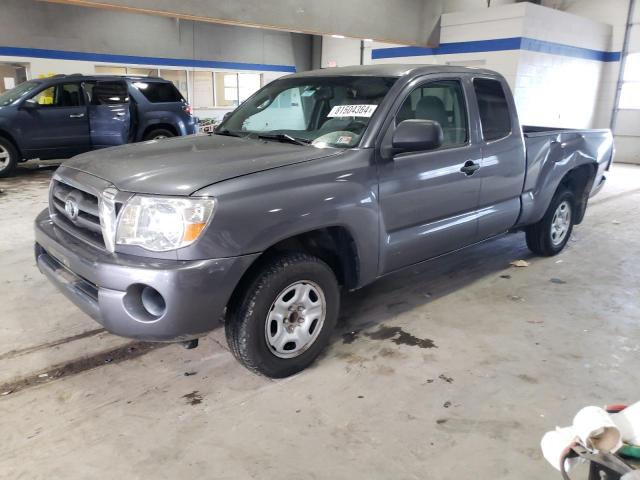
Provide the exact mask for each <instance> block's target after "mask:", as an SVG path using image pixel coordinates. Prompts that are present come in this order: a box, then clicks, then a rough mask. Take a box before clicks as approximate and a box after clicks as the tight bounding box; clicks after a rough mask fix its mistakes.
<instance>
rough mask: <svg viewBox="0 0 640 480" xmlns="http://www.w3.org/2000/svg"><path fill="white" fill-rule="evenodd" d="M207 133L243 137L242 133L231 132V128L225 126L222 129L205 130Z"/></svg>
mask: <svg viewBox="0 0 640 480" xmlns="http://www.w3.org/2000/svg"><path fill="white" fill-rule="evenodd" d="M207 133H208V134H209V135H212V134H215V135H226V136H227V137H243V136H244V135H240V134H239V133H237V132H232V131H231V130H229V129H227V128H225V129H223V130H214V131H213V132H207Z"/></svg>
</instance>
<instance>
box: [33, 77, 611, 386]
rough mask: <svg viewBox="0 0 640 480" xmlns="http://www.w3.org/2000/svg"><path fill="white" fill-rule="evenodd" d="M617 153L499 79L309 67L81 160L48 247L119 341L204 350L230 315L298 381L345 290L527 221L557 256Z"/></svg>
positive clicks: (56, 192) (245, 351)
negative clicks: (204, 131)
mask: <svg viewBox="0 0 640 480" xmlns="http://www.w3.org/2000/svg"><path fill="white" fill-rule="evenodd" d="M612 157H613V141H612V136H611V132H610V131H608V130H558V129H548V128H540V127H522V128H521V126H520V123H519V121H518V115H517V114H516V108H515V104H514V100H513V97H512V95H511V92H510V90H509V87H508V85H507V83H506V81H505V79H504V78H503V77H502V76H500V75H499V74H497V73H495V72H492V71H488V70H480V69H467V68H458V67H442V66H419V65H377V66H365V67H352V68H333V69H329V70H320V71H312V72H306V73H301V74H295V75H290V76H287V77H284V78H281V79H279V80H276V81H274V82H272V83H270V84H268V85H267V86H265V87H264V88H262V89H261V90H259V91H258V92H257V93H256V94H254V95H253V96H252V97H251V98H249V99H248V100H247V101H246V102H244V103H243V104H242V105H241V106H240V107H238V108H237V109H236V110H235V111H234V112H233V113H232V114H231V115H229V116H228V117H227V118H226V119H225V121H224V122H223V123H222V124H221V125H220V126H219V127H218V128H217V130H216V131H215V132H214V133H213V134H212V135H201V136H195V137H193V136H192V137H187V138H176V139H169V140H160V141H157V140H152V141H148V142H145V143H141V144H135V145H130V146H123V147H115V148H110V149H107V150H102V151H97V152H90V153H86V154H83V155H80V156H77V157H75V158H73V159H71V160H70V161H68V162H66V163H65V164H64V165H63V166H61V167H60V168H59V169H58V171H57V172H56V173H55V175H54V177H53V179H52V182H51V187H50V193H49V208H48V209H47V210H45V211H43V212H42V213H41V214H40V215H39V216H38V217H37V219H36V222H35V236H36V244H35V255H36V260H37V264H38V267H39V268H40V270H41V271H42V273H44V274H45V275H46V276H47V277H48V278H49V279H50V280H51V281H52V282H53V283H54V284H55V285H56V286H57V287H58V288H59V289H60V290H61V291H62V292H63V293H64V294H65V295H66V296H67V297H69V298H70V299H71V300H72V301H73V302H74V303H75V304H76V305H77V306H78V307H80V308H81V309H82V310H83V311H85V312H86V313H87V314H89V315H90V316H91V317H93V318H94V319H95V320H97V321H98V322H99V323H100V324H102V325H103V326H104V327H105V328H106V329H107V330H109V331H111V332H113V333H115V334H117V335H122V336H126V337H131V338H136V339H143V340H150V341H182V342H185V343H187V342H188V343H190V345H193V344H194V343H195V344H197V340H196V339H197V338H199V337H201V336H203V335H205V334H207V332H209V331H211V330H212V329H214V328H216V326H217V325H218V324H219V320H220V319H223V320H224V322H225V330H226V335H227V340H228V342H229V345H230V348H231V350H232V352H233V354H234V355H235V356H236V358H237V359H238V360H239V361H240V362H241V363H242V364H244V365H245V366H246V367H248V368H249V369H251V370H253V371H255V372H259V373H262V374H264V375H267V376H270V377H284V376H287V375H291V374H293V373H295V372H298V371H300V370H302V369H304V368H305V367H307V366H308V365H309V364H310V363H311V362H312V361H313V360H314V359H315V358H316V357H317V356H318V354H319V353H320V352H321V350H322V349H323V348H324V347H325V346H326V345H327V343H328V341H329V339H330V337H331V335H332V330H333V328H334V326H335V324H336V319H337V317H338V312H339V298H340V295H339V294H340V288H341V287H342V288H345V289H357V288H360V287H362V286H363V285H366V284H369V283H371V282H373V281H375V280H376V279H377V278H380V277H382V276H384V275H387V274H389V273H391V272H394V271H397V270H399V269H402V268H405V267H407V266H410V265H414V264H416V263H419V262H424V261H425V260H429V259H432V258H434V257H437V256H440V255H443V254H446V253H449V252H452V251H454V250H459V249H461V248H463V247H466V246H469V245H473V244H475V243H478V242H481V241H483V240H487V239H490V238H492V237H495V236H497V235H501V234H504V233H506V232H509V231H515V230H524V231H525V232H526V241H527V245H528V246H529V248H530V249H531V250H532V251H533V252H535V253H536V254H539V255H547V256H549V255H555V254H557V253H558V252H560V251H561V250H562V249H563V248H564V246H565V245H566V243H567V241H568V239H569V237H570V235H571V231H572V228H573V226H574V225H575V224H578V223H580V222H581V221H582V219H583V217H584V214H585V209H586V206H587V201H588V199H589V197H590V196H591V195H593V194H595V193H596V192H597V191H598V190H599V189H600V188H601V187H602V186H603V183H604V180H605V177H604V172H605V170H607V169H608V168H609V167H610V165H611V161H612Z"/></svg>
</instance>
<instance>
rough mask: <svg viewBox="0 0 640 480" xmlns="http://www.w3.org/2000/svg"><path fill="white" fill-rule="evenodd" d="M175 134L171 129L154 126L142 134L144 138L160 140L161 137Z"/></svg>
mask: <svg viewBox="0 0 640 480" xmlns="http://www.w3.org/2000/svg"><path fill="white" fill-rule="evenodd" d="M175 136H176V134H175V133H173V132H172V131H171V130H167V129H166V128H156V129H153V130H151V131H149V132H148V133H147V134H146V135H145V136H144V140H162V139H163V138H170V137H175Z"/></svg>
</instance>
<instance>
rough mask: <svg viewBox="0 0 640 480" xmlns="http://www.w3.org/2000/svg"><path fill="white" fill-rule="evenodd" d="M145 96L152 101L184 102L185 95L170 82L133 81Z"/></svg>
mask: <svg viewBox="0 0 640 480" xmlns="http://www.w3.org/2000/svg"><path fill="white" fill-rule="evenodd" d="M132 85H133V86H134V87H135V88H137V89H138V90H139V91H140V93H142V95H144V97H145V98H146V99H147V100H149V101H150V102H151V103H172V102H184V101H185V100H184V97H183V96H182V94H181V93H180V91H179V90H178V89H177V88H176V87H175V85H174V84H173V83H170V82H144V81H139V82H133V83H132Z"/></svg>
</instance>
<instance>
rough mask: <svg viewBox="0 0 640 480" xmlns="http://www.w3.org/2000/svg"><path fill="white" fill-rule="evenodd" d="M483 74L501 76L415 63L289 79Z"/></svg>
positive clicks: (343, 69) (312, 73)
mask: <svg viewBox="0 0 640 480" xmlns="http://www.w3.org/2000/svg"><path fill="white" fill-rule="evenodd" d="M471 72H472V73H482V74H489V75H499V74H498V73H496V72H494V71H493V70H487V69H485V68H473V67H454V66H451V65H425V64H415V63H413V64H412V63H406V64H398V63H380V64H376V65H356V66H352V67H331V68H322V69H318V70H310V71H307V72H301V73H295V74H293V75H289V77H292V76H295V77H326V76H364V77H402V76H405V75H410V74H416V73H420V74H426V73H471Z"/></svg>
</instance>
